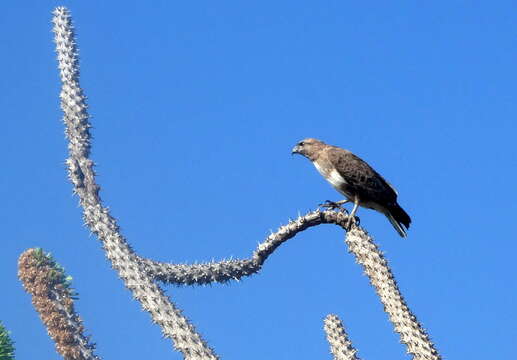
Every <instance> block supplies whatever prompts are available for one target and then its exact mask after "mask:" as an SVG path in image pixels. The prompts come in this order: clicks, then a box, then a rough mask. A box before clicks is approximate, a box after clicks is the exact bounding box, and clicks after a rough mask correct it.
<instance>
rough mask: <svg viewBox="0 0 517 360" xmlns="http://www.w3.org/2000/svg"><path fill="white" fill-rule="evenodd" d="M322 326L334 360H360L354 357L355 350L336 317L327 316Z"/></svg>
mask: <svg viewBox="0 0 517 360" xmlns="http://www.w3.org/2000/svg"><path fill="white" fill-rule="evenodd" d="M323 324H324V326H323V328H324V330H325V334H327V341H328V342H329V345H330V352H331V353H332V355H333V358H334V360H360V359H359V357H357V356H356V353H357V350H356V349H355V348H354V347H353V346H352V342H351V341H350V340H349V339H348V335H347V333H346V331H345V327H344V326H343V323H342V322H341V320H340V319H339V317H337V315H333V314H329V315H327V317H326V318H325V320H324V321H323Z"/></svg>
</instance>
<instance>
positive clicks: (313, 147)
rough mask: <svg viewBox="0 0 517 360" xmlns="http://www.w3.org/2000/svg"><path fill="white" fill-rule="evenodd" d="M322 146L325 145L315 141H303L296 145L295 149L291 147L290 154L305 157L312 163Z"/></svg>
mask: <svg viewBox="0 0 517 360" xmlns="http://www.w3.org/2000/svg"><path fill="white" fill-rule="evenodd" d="M323 145H325V143H324V142H322V141H319V140H317V139H312V138H308V139H304V140H302V141H300V142H299V143H298V144H296V146H295V147H293V150H292V151H291V154H292V155H294V154H300V155H303V156H305V157H306V158H308V159H309V160H311V161H314V160H316V154H318V153H319V150H320V149H321V148H322V146H323Z"/></svg>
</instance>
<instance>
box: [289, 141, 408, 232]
mask: <svg viewBox="0 0 517 360" xmlns="http://www.w3.org/2000/svg"><path fill="white" fill-rule="evenodd" d="M292 154H300V155H303V156H305V157H306V158H307V159H309V160H310V161H312V163H313V164H314V166H315V167H316V169H317V170H318V171H319V173H320V174H321V175H322V176H323V177H324V178H325V179H326V180H327V181H328V182H329V183H330V184H331V185H332V186H333V187H334V189H336V190H337V191H339V192H340V193H341V194H342V195H344V196H345V197H346V199H345V200H341V201H337V202H331V201H327V206H328V207H332V208H336V207H340V206H341V205H343V204H344V203H346V202H353V203H354V207H353V209H352V212H351V213H350V217H349V223H348V225H350V221H351V220H352V219H355V214H356V212H357V208H358V207H359V206H362V207H365V208H368V209H373V210H377V211H379V212H380V213H382V214H384V215H386V217H387V218H388V220H389V221H390V223H391V224H392V225H393V227H394V228H395V230H397V232H398V233H399V235H400V236H402V237H406V235H407V234H406V230H407V229H408V228H409V224H410V223H411V218H410V217H409V215H408V214H407V213H406V212H405V211H404V209H402V208H401V207H400V205H399V204H398V203H397V195H398V193H397V190H395V188H394V187H393V186H392V185H391V184H390V183H389V182H387V181H386V180H384V178H383V177H382V176H381V175H379V174H378V173H377V172H376V171H375V170H374V169H372V167H371V166H370V165H368V164H367V163H366V162H365V161H363V160H361V159H360V158H359V157H357V156H356V155H354V154H352V153H351V152H350V151H348V150H345V149H341V148H339V147H337V146H332V145H327V144H325V143H324V142H323V141H320V140H316V139H310V138H309V139H305V140H302V141H300V142H299V143H298V144H296V146H295V147H294V148H293V150H292Z"/></svg>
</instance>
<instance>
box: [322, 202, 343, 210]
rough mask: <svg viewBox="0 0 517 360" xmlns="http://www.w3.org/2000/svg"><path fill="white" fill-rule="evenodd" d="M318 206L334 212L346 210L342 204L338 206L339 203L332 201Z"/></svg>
mask: <svg viewBox="0 0 517 360" xmlns="http://www.w3.org/2000/svg"><path fill="white" fill-rule="evenodd" d="M318 206H319V207H323V208H327V209H329V210H334V209H340V210H346V209H344V208H343V207H342V206H341V204H338V203H337V202H334V201H330V200H325V202H324V203H323V204H319V205H318Z"/></svg>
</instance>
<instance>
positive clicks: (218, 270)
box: [140, 210, 348, 285]
mask: <svg viewBox="0 0 517 360" xmlns="http://www.w3.org/2000/svg"><path fill="white" fill-rule="evenodd" d="M347 221H348V216H347V215H346V214H345V213H343V212H335V211H320V210H316V211H312V212H309V213H307V214H306V215H300V216H299V217H298V218H297V219H296V220H291V221H289V223H287V224H286V225H284V226H281V227H280V228H279V229H278V230H277V231H276V232H274V233H272V234H271V235H269V236H268V237H267V238H266V240H265V241H264V242H262V243H261V244H259V246H258V247H257V249H256V250H255V251H254V252H253V255H252V256H251V258H249V259H242V260H240V259H235V260H223V261H219V262H209V263H204V264H194V265H187V264H171V263H165V262H158V261H153V260H149V259H144V258H140V261H141V262H142V264H144V265H145V268H146V270H147V272H148V274H149V275H150V276H153V277H154V278H155V279H156V280H159V281H162V282H164V283H169V284H175V285H193V284H196V285H204V284H209V283H212V282H220V283H224V282H227V281H230V280H238V279H240V278H242V277H244V276H249V275H252V274H255V273H257V272H258V271H259V270H260V269H261V268H262V265H263V264H264V262H265V261H266V259H267V258H268V257H269V256H270V255H271V254H273V252H274V251H275V250H276V249H277V248H278V247H279V246H280V245H282V244H283V243H284V242H286V241H287V240H289V239H291V238H293V237H294V236H295V235H296V234H298V233H299V232H302V231H304V230H306V229H308V228H310V227H313V226H317V225H321V224H336V225H339V226H341V227H342V228H343V229H345V228H346V224H347Z"/></svg>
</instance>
